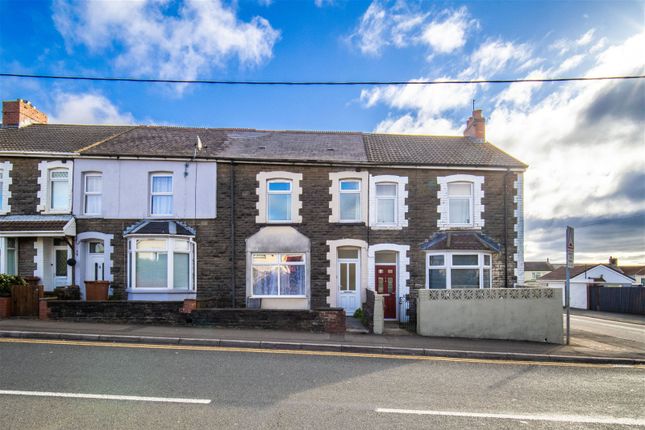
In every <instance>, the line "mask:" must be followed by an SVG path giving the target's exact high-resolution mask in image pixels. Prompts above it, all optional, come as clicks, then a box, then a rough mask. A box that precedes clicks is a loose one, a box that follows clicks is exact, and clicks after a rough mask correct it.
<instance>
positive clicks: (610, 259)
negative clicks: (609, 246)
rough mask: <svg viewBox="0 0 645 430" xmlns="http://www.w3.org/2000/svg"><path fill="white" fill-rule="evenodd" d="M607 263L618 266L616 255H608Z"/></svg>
mask: <svg viewBox="0 0 645 430" xmlns="http://www.w3.org/2000/svg"><path fill="white" fill-rule="evenodd" d="M609 265H610V266H618V258H617V257H611V256H610V257H609Z"/></svg>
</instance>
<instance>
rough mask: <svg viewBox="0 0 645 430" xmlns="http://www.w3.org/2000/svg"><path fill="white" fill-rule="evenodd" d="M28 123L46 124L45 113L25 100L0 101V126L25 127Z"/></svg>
mask: <svg viewBox="0 0 645 430" xmlns="http://www.w3.org/2000/svg"><path fill="white" fill-rule="evenodd" d="M30 124H47V115H45V114H44V113H42V112H41V111H39V110H38V109H36V108H35V107H34V105H32V104H31V103H29V102H28V101H27V100H21V99H17V100H6V101H3V102H2V127H25V126H28V125H30Z"/></svg>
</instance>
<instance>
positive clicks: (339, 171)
mask: <svg viewBox="0 0 645 430" xmlns="http://www.w3.org/2000/svg"><path fill="white" fill-rule="evenodd" d="M82 130H84V131H82ZM88 130H89V131H92V132H93V133H95V134H96V135H92V133H90V132H89V131H88ZM484 131H485V128H484V118H483V117H482V116H481V112H480V111H475V112H474V113H473V117H471V118H470V120H469V123H468V126H467V129H466V131H465V136H455V137H437V136H409V135H386V134H369V133H346V132H298V131H264V130H247V129H244V130H239V129H194V128H180V127H152V126H135V127H112V128H110V127H105V126H57V125H45V124H41V125H38V124H34V125H29V126H23V127H10V126H9V127H8V126H7V125H5V126H4V127H3V129H0V166H2V165H3V164H2V163H5V165H8V164H7V163H9V164H10V165H11V166H12V169H11V170H10V172H9V174H8V175H7V176H3V178H6V177H9V178H10V179H11V184H10V186H9V190H10V192H11V193H12V194H11V197H10V200H11V203H12V205H11V209H10V210H8V211H6V212H4V215H1V216H0V238H3V240H4V241H5V243H6V241H7V239H8V238H9V237H15V235H17V234H19V233H20V232H19V231H17V230H15V228H14V227H12V225H13V224H11V223H12V222H17V221H14V219H15V217H17V216H23V217H27V216H30V217H32V218H29V219H34V220H36V219H40V218H35V217H41V218H42V217H43V216H45V215H46V214H43V213H42V210H41V211H39V210H38V202H37V200H38V194H39V192H40V193H41V194H42V184H40V183H39V181H38V178H39V177H41V176H42V174H40V176H39V173H38V172H39V170H38V168H37V166H38V165H39V163H42V161H43V160H52V158H55V159H56V160H60V161H62V160H67V161H66V162H67V163H68V164H69V165H70V166H71V165H73V169H70V178H71V179H70V196H71V197H70V208H69V211H68V212H66V213H65V215H66V216H68V217H69V219H70V220H71V221H70V222H73V224H74V231H71V229H68V230H69V231H67V232H65V235H64V236H62V239H65V241H66V242H67V246H68V253H69V257H70V258H69V259H71V260H74V261H70V262H73V263H75V265H74V266H69V268H68V270H67V272H66V275H67V282H68V283H72V282H74V283H76V284H78V285H79V286H81V290H83V282H84V281H85V280H93V279H105V280H109V281H110V282H111V291H112V294H113V295H115V296H117V297H121V298H127V299H128V300H177V301H179V300H183V299H186V298H197V299H210V300H211V301H212V303H215V304H216V305H217V306H219V307H260V308H266V309H316V308H325V307H343V308H344V309H345V310H346V312H347V313H350V314H351V313H352V312H354V310H355V309H357V308H359V307H361V305H362V303H364V302H365V300H366V291H367V290H372V291H376V292H377V293H379V294H383V295H384V297H385V300H384V302H385V313H386V315H385V316H386V318H390V319H398V318H401V317H402V315H400V310H399V306H398V303H399V302H400V301H401V299H402V298H404V297H405V296H406V295H407V294H408V293H409V292H410V290H411V289H416V288H489V287H513V286H514V285H516V284H522V282H523V279H522V278H523V228H524V227H523V183H522V175H523V172H524V170H525V169H526V165H524V164H523V163H521V162H519V161H517V160H516V159H514V158H512V157H510V156H509V155H507V154H506V153H504V152H503V151H501V150H499V149H497V148H496V147H494V146H493V145H491V144H490V143H488V142H486V141H485V139H484ZM78 133H81V134H82V133H85V135H84V136H83V138H81V137H79V136H78ZM54 141H55V142H57V143H56V144H57V145H63V144H64V145H66V146H65V148H55V147H51V148H43V147H42V145H54V143H51V142H54ZM38 142H41V143H38ZM44 142H49V143H44ZM61 142H62V143H61ZM198 142H199V143H198ZM38 144H40V145H41V146H38ZM56 149H65V151H56ZM62 153H65V154H67V156H66V158H65V157H62V156H61V155H60V154H62ZM5 170H7V169H5ZM7 171H8V170H7ZM17 183H18V184H19V185H14V184H17ZM50 191H51V190H50ZM34 195H35V196H34ZM3 198H4V197H3ZM17 201H20V202H22V203H20V204H18V203H13V202H17ZM27 202H29V203H27ZM20 205H22V206H20ZM14 208H15V209H14ZM52 216H53V215H52ZM56 216H59V217H60V216H61V214H57V215H56ZM12 217H13V218H12ZM23 221H24V219H23ZM41 221H42V220H41ZM33 222H35V221H33ZM12 235H13V236H12ZM32 240H33V239H31V238H29V239H27V238H24V239H23V238H20V249H19V251H18V252H17V261H18V262H17V263H16V264H14V267H15V268H16V270H17V271H18V272H19V273H21V274H30V275H33V274H36V275H38V274H43V275H44V276H45V275H46V274H44V273H43V269H42V267H40V266H39V267H34V266H35V265H36V266H38V264H39V263H40V264H41V266H42V265H46V264H47V263H48V262H47V261H41V260H38V258H36V257H35V256H34V255H33V254H34V251H33V249H36V250H37V247H34V245H33V242H29V241H32ZM36 240H38V239H36ZM23 242H24V246H23ZM56 243H57V244H60V242H56ZM52 246H53V242H52ZM23 248H24V249H23ZM0 252H3V253H2V254H0V255H1V256H4V257H3V258H4V260H7V257H6V256H7V251H6V245H5V246H4V247H3V248H0ZM54 257H55V255H54ZM72 257H73V258H72ZM50 264H51V263H50ZM5 266H6V264H5ZM2 268H3V267H2V266H0V269H2ZM46 276H50V278H51V274H49V275H46ZM43 284H44V285H45V287H46V289H47V288H52V287H53V286H54V284H55V282H53V281H52V282H49V284H50V285H47V283H46V282H43Z"/></svg>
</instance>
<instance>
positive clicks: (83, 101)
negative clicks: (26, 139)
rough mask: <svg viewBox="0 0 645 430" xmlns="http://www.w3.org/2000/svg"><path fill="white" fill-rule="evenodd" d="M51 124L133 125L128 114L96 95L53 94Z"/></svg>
mask: <svg viewBox="0 0 645 430" xmlns="http://www.w3.org/2000/svg"><path fill="white" fill-rule="evenodd" d="M49 122H50V123H53V124H111V125H116V124H133V123H134V122H135V121H134V117H133V116H132V114H131V113H129V112H120V111H119V109H118V107H116V106H115V105H114V104H112V102H111V101H110V100H108V99H107V98H106V97H105V96H103V95H101V94H98V93H80V94H73V93H64V92H60V93H55V94H54V111H53V113H52V114H50V115H49Z"/></svg>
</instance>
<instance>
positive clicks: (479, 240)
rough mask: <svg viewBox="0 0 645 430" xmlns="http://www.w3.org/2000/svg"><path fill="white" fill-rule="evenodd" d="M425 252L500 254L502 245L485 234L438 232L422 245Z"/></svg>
mask: <svg viewBox="0 0 645 430" xmlns="http://www.w3.org/2000/svg"><path fill="white" fill-rule="evenodd" d="M421 249H423V250H425V251H444V250H459V251H494V252H499V251H500V250H501V245H500V244H499V243H497V242H495V241H494V240H493V239H491V238H490V237H488V236H486V235H485V234H482V233H479V232H474V231H446V232H437V233H435V234H433V235H432V237H431V238H430V239H428V240H427V241H425V242H423V243H422V244H421Z"/></svg>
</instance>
